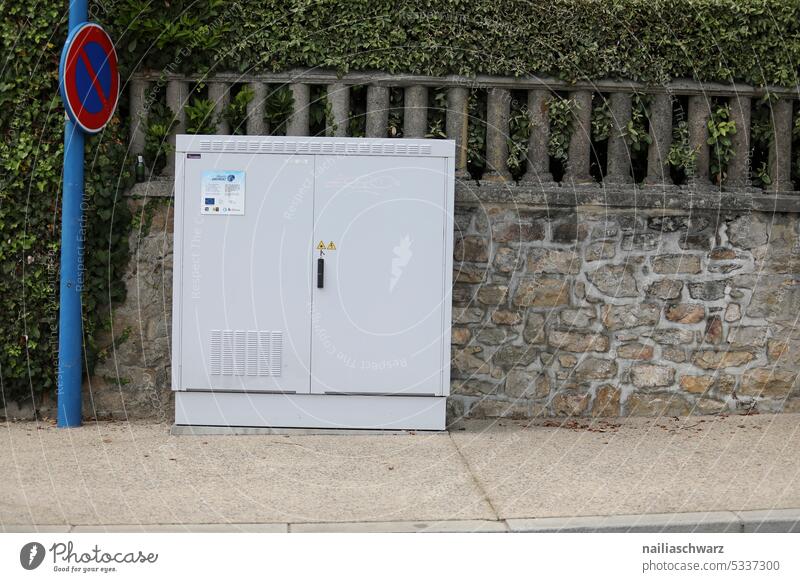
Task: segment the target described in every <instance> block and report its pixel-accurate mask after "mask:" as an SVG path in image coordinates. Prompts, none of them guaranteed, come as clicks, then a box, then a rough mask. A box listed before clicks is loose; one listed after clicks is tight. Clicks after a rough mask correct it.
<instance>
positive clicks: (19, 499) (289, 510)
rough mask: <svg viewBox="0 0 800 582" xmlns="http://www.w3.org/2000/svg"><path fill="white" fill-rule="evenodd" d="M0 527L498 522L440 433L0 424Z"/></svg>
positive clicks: (444, 435) (108, 424)
mask: <svg viewBox="0 0 800 582" xmlns="http://www.w3.org/2000/svg"><path fill="white" fill-rule="evenodd" d="M0 446H2V449H3V451H4V454H3V455H2V456H1V457H0V474H1V475H3V479H2V480H0V524H14V525H23V524H54V525H59V524H72V525H97V524H101V525H116V524H123V525H137V524H199V523H276V522H277V523H288V522H332V521H348V522H353V521H397V520H417V519H419V520H449V519H494V518H495V514H494V513H493V512H492V510H491V508H490V506H489V504H488V503H487V502H486V501H485V499H484V497H483V495H482V493H481V492H480V490H479V489H478V487H477V485H476V483H475V481H474V479H473V478H472V476H471V475H470V474H469V472H468V470H467V468H466V466H465V465H464V462H463V459H462V458H461V457H460V455H459V453H458V451H457V450H456V448H455V446H454V444H453V442H452V440H451V439H450V437H449V436H448V435H447V434H434V435H414V434H409V435H405V436H401V435H390V436H373V435H364V436H360V435H359V436H343V435H332V436H296V437H289V436H202V437H200V436H198V437H193V436H179V437H176V436H171V435H170V434H169V427H168V426H167V425H153V424H145V423H107V422H103V423H96V424H88V425H86V426H84V427H81V428H79V429H75V430H59V429H56V428H55V427H53V426H51V425H49V424H39V425H37V424H35V423H12V424H6V425H3V427H2V428H0Z"/></svg>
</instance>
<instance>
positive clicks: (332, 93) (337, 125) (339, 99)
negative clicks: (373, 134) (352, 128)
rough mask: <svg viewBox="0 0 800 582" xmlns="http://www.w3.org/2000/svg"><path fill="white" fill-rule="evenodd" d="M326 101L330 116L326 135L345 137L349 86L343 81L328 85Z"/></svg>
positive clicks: (348, 109) (348, 114) (348, 110)
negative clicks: (329, 108)
mask: <svg viewBox="0 0 800 582" xmlns="http://www.w3.org/2000/svg"><path fill="white" fill-rule="evenodd" d="M327 99H328V103H330V106H331V117H332V119H331V120H329V125H328V127H327V129H326V132H325V133H326V135H329V136H333V137H347V122H348V120H349V118H350V88H349V87H348V86H347V85H345V84H344V83H332V84H330V85H328V94H327Z"/></svg>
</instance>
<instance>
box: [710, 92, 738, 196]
mask: <svg viewBox="0 0 800 582" xmlns="http://www.w3.org/2000/svg"><path fill="white" fill-rule="evenodd" d="M735 133H736V122H735V121H733V120H732V119H731V109H730V106H728V105H727V104H724V105H717V106H716V107H715V108H714V109H713V110H712V111H711V117H710V118H709V120H708V145H709V146H710V148H709V149H710V155H711V177H712V179H713V181H714V182H715V183H716V184H722V183H723V182H724V181H725V176H726V173H725V172H726V170H727V169H728V162H730V160H731V158H732V157H733V154H734V151H733V142H732V141H731V136H732V135H734V134H735Z"/></svg>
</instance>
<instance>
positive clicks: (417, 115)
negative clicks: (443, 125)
mask: <svg viewBox="0 0 800 582" xmlns="http://www.w3.org/2000/svg"><path fill="white" fill-rule="evenodd" d="M403 105H404V107H403V137H411V138H422V137H425V134H426V133H427V130H428V88H427V87H423V86H422V85H412V86H411V87H406V90H405V93H404V95H403Z"/></svg>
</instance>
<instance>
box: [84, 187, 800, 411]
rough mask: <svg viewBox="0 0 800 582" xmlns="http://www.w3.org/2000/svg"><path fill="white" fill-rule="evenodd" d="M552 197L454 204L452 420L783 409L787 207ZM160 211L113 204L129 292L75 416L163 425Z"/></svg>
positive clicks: (164, 236) (789, 287) (791, 223)
mask: <svg viewBox="0 0 800 582" xmlns="http://www.w3.org/2000/svg"><path fill="white" fill-rule="evenodd" d="M479 190H480V189H479ZM557 190H558V191H557V192H556V193H554V194H552V195H547V196H545V195H544V193H543V192H541V191H539V190H537V192H539V194H536V196H538V197H535V196H529V197H528V198H527V199H526V200H524V201H521V200H520V199H519V198H516V199H513V198H512V199H507V197H506V198H504V196H503V195H497V196H494V197H492V196H489V197H488V198H493V200H490V201H486V200H485V199H486V198H487V197H486V196H483V198H484V199H483V200H481V199H479V198H480V196H479V197H476V196H474V195H471V194H467V193H465V192H462V193H460V194H458V199H459V202H458V204H457V209H456V210H457V212H456V245H455V276H454V280H455V283H454V288H453V305H454V312H453V318H454V325H453V348H452V357H453V365H452V376H453V381H452V396H451V398H450V415H451V417H456V416H460V415H465V414H466V415H468V416H471V417H493V416H515V417H534V416H543V415H544V416H549V415H552V416H567V415H581V416H588V415H592V416H617V415H661V414H666V415H683V414H709V413H722V412H745V411H750V410H753V409H754V410H757V411H770V412H772V411H779V410H787V411H789V410H791V411H797V410H800V390H798V387H797V382H796V370H797V369H799V368H798V364H800V333H798V332H796V331H795V325H796V321H797V319H798V317H800V278H798V277H797V276H795V272H796V271H797V267H798V266H800V265H798V259H800V254H798V248H800V247H798V245H800V236H798V232H799V230H798V220H797V219H798V215H797V214H796V213H793V212H777V213H775V212H768V211H762V210H759V211H756V210H748V209H745V208H743V207H740V208H738V209H724V208H722V209H720V208H721V206H720V202H719V198H716V199H715V200H716V205H717V209H716V210H714V209H711V208H710V207H712V206H713V204H711V203H710V202H708V201H709V200H710V199H709V198H707V197H706V198H702V197H694V198H693V197H692V196H691V193H687V192H681V193H679V195H676V197H675V198H674V200H677V202H674V201H673V203H667V204H666V205H667V206H673V207H677V208H671V209H669V210H662V209H657V208H653V207H652V206H654V205H655V203H652V202H651V203H648V204H647V206H649V207H646V208H641V207H639V208H631V207H616V206H610V205H604V204H600V203H598V194H597V193H598V192H600V190H599V189H594V190H591V192H592V194H591V195H586V196H577V197H576V196H575V195H574V193H573V194H572V198H573V199H575V200H577V201H578V202H579V203H580V205H578V206H568V205H565V204H564V200H563V198H564V197H567V198H569V194H570V193H568V192H566V191H565V189H557ZM167 191H168V190H167ZM481 191H484V192H485V191H487V190H486V187H485V186H482V190H481ZM540 194H541V196H540ZM603 196H605V194H603ZM623 198H625V196H623ZM605 199H607V197H606V198H605ZM627 199H629V202H631V203H633V199H632V198H631V197H630V196H627ZM747 199H748V200H751V199H750V198H747ZM659 200H660V202H659V203H660V204H663V203H665V202H667V201H666V199H665V198H663V197H659ZM687 200H694V202H695V203H700V202H703V201H704V200H705V202H707V204H705V206H706V207H707V209H705V210H689V209H686V208H681V207H682V206H688V204H687V202H686V201H687ZM554 201H557V202H558V205H552V204H551V203H552V202H554ZM170 202H171V200H170V199H169V198H168V197H166V198H160V197H156V198H149V199H148V200H147V202H145V200H143V199H142V198H131V199H130V201H129V204H131V206H132V208H133V210H134V212H135V214H136V216H137V217H138V218H137V227H136V228H135V229H134V232H133V234H132V235H131V243H132V244H131V247H132V249H133V250H134V256H133V257H132V260H131V263H130V266H129V269H128V273H127V275H126V282H127V285H128V300H127V301H126V303H125V304H124V305H122V306H120V307H119V308H118V309H117V310H116V311H115V317H114V322H113V328H114V329H113V334H112V333H110V334H109V335H108V336H107V337H106V338H105V341H107V342H108V344H109V348H108V350H107V357H106V359H105V361H104V362H102V363H101V364H100V365H99V366H98V367H97V369H96V371H95V375H94V377H93V378H91V379H90V380H88V381H87V382H86V383H85V386H84V389H85V391H86V394H85V398H84V402H85V412H86V415H87V416H89V417H93V416H100V417H107V416H112V417H122V418H133V417H146V418H155V419H159V420H169V419H171V417H172V415H173V409H172V397H171V394H170V389H169V383H170V368H169V366H170V352H169V343H170V316H171V293H172V290H171V282H172V212H171V204H170ZM640 202H641V199H640ZM784 202H785V201H784ZM759 204H760V206H764V205H765V204H766V203H765V202H764V200H761V201H760V202H759ZM782 204H783V203H782ZM791 204H794V202H791ZM631 205H632V204H631ZM696 205H699V206H703V204H696ZM750 205H751V206H754V204H750ZM629 206H630V205H629ZM728 206H730V205H728ZM733 206H736V205H733ZM740 206H741V205H740ZM114 338H116V339H114ZM112 340H113V341H112Z"/></svg>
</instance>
